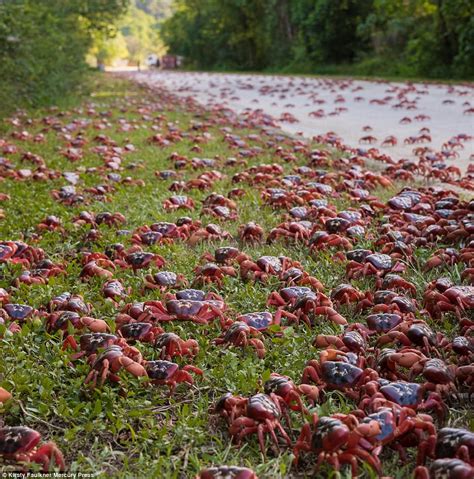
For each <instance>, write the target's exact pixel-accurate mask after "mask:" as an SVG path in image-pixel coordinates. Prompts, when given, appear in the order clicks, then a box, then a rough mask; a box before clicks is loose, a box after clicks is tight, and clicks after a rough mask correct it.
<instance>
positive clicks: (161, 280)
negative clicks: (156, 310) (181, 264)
mask: <svg viewBox="0 0 474 479" xmlns="http://www.w3.org/2000/svg"><path fill="white" fill-rule="evenodd" d="M144 283H145V287H146V288H150V289H159V290H160V291H161V292H165V291H166V290H168V289H170V288H178V287H180V286H186V285H187V283H188V282H187V280H186V278H185V277H184V275H182V274H178V273H174V272H173V271H160V272H158V273H154V274H147V275H146V276H145V279H144Z"/></svg>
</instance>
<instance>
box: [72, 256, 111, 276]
mask: <svg viewBox="0 0 474 479" xmlns="http://www.w3.org/2000/svg"><path fill="white" fill-rule="evenodd" d="M101 256H103V255H101V253H95V254H89V255H86V256H85V257H84V260H83V264H84V266H83V268H82V271H81V274H80V277H81V278H86V279H87V278H89V277H91V276H100V277H102V278H108V279H111V278H112V277H113V275H114V274H113V273H112V271H109V269H112V270H115V264H114V263H113V262H112V261H110V260H109V259H108V258H107V257H101ZM90 258H92V259H90ZM106 268H109V269H106Z"/></svg>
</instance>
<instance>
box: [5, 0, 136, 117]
mask: <svg viewBox="0 0 474 479" xmlns="http://www.w3.org/2000/svg"><path fill="white" fill-rule="evenodd" d="M127 4H128V0H68V1H67V2H66V1H63V0H48V1H43V0H10V1H8V2H1V3H0V104H1V105H2V108H3V109H4V110H8V109H11V108H13V107H18V106H24V105H32V106H36V105H40V104H47V103H51V102H54V101H56V100H57V99H58V98H62V97H64V96H65V95H67V94H70V93H71V92H73V91H74V90H75V89H76V88H77V87H78V86H80V84H81V80H82V79H83V76H84V73H85V72H86V71H87V66H86V63H85V57H86V54H87V51H88V50H89V48H90V46H91V44H92V41H93V34H94V32H97V31H101V32H104V33H105V32H109V31H111V30H112V29H113V28H112V27H111V25H112V21H113V20H115V19H116V18H117V17H118V16H119V15H120V14H121V13H123V12H124V10H125V8H126V7H127Z"/></svg>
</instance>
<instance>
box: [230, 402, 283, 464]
mask: <svg viewBox="0 0 474 479" xmlns="http://www.w3.org/2000/svg"><path fill="white" fill-rule="evenodd" d="M284 408H286V403H285V402H284V400H283V399H282V398H281V397H279V396H277V395H275V394H271V395H267V394H256V395H254V396H251V397H250V398H248V399H247V400H246V406H245V410H244V412H243V413H242V415H241V416H240V417H237V418H235V419H234V420H233V421H232V422H231V424H230V426H229V433H230V435H231V436H232V437H233V438H234V440H235V442H236V443H237V444H240V441H241V440H242V439H243V438H244V437H245V436H247V435H249V434H255V433H257V434H258V441H259V445H260V450H261V451H262V454H263V455H264V456H266V454H265V443H264V434H265V433H268V434H270V436H271V438H272V440H273V443H274V444H275V447H276V449H277V450H279V446H278V440H277V437H276V434H275V429H277V430H278V431H280V434H281V436H282V437H283V439H284V440H285V442H286V443H287V445H288V446H291V439H290V438H289V436H288V434H287V433H286V431H285V430H284V429H283V426H282V425H281V423H280V418H281V417H282V415H283V410H282V409H284Z"/></svg>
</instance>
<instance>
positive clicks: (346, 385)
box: [301, 357, 378, 399]
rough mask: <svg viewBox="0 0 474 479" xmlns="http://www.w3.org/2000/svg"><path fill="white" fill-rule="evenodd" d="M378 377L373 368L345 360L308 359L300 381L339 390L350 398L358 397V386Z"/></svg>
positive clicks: (322, 387) (321, 387)
mask: <svg viewBox="0 0 474 479" xmlns="http://www.w3.org/2000/svg"><path fill="white" fill-rule="evenodd" d="M377 378H378V374H377V372H376V371H374V370H373V369H369V368H366V369H361V368H360V367H357V366H355V365H353V364H350V363H349V362H346V361H339V360H338V361H328V360H323V357H322V358H321V361H316V360H314V359H312V360H310V361H308V363H307V365H306V367H305V368H304V370H303V377H302V380H301V382H302V383H303V384H309V382H310V381H312V382H314V383H315V384H316V385H317V386H318V387H319V388H320V389H327V390H339V391H343V392H344V394H345V395H346V396H348V397H350V398H352V399H358V398H359V397H360V392H359V388H360V387H361V386H362V385H363V384H365V383H367V382H369V381H373V380H375V379H377Z"/></svg>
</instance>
